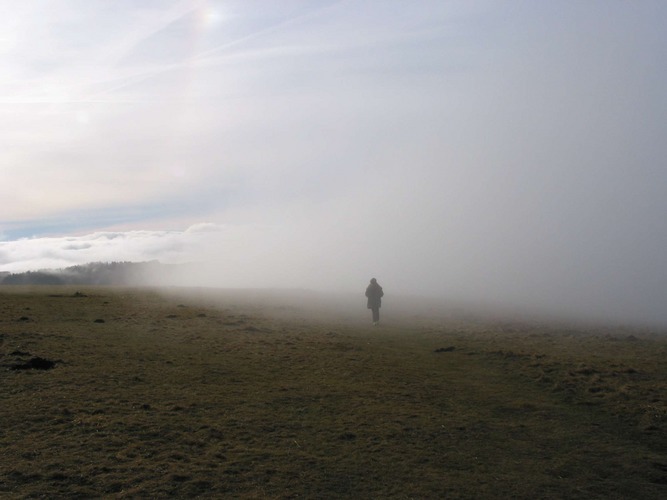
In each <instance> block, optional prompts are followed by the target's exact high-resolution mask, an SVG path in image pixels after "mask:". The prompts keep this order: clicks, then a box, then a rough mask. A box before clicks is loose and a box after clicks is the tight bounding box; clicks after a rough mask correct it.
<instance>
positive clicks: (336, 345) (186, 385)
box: [0, 287, 667, 499]
mask: <svg viewBox="0 0 667 500" xmlns="http://www.w3.org/2000/svg"><path fill="white" fill-rule="evenodd" d="M0 291H1V293H0V402H1V406H0V450H2V451H1V452H0V496H2V497H3V498H5V497H6V498H95V497H107V498H137V497H139V498H141V497H148V498H163V497H169V496H176V497H202V498H222V497H231V498H296V497H299V498H346V497H347V498H510V497H512V498H581V499H584V498H665V497H667V439H666V435H667V432H666V431H667V356H666V355H667V337H665V336H660V335H655V334H650V333H649V332H638V331H630V330H609V329H588V330H586V331H582V330H573V329H566V328H564V327H556V326H550V327H549V326H544V325H507V324H499V323H495V324H492V323H488V322H481V321H474V320H465V321H463V320H457V319H454V318H451V317H449V318H445V319H440V318H412V319H411V321H403V322H399V321H395V322H393V323H392V322H388V323H387V324H385V325H383V326H382V327H380V328H372V327H370V326H367V325H366V324H365V323H364V324H360V323H358V322H354V321H347V320H346V321H342V320H341V321H338V320H336V319H335V318H332V317H331V316H328V317H326V318H325V319H319V320H317V319H313V318H312V317H311V316H309V314H308V312H307V311H305V310H303V309H301V308H300V307H299V305H298V304H297V305H293V306H290V307H286V306H284V305H283V306H279V305H275V304H273V305H266V304H265V305H262V304H263V302H262V301H261V300H259V301H258V300H254V301H252V300H244V301H242V300H238V301H235V300H234V295H233V294H227V295H224V296H222V295H221V296H220V297H218V299H217V300H213V299H208V300H203V298H201V297H199V296H198V295H196V294H195V293H194V292H193V293H191V294H190V298H189V299H188V298H186V297H187V294H186V293H185V292H183V294H181V295H179V294H176V293H171V294H161V293H158V292H157V291H152V290H142V289H114V288H87V289H85V290H82V291H81V292H83V293H79V294H78V295H77V294H75V293H74V292H75V291H76V290H75V289H71V288H48V287H43V288H10V287H5V288H3V289H0ZM362 302H363V301H362ZM363 306H364V304H363V303H362V304H361V306H360V307H361V311H360V314H363V315H364V320H365V319H366V318H365V313H366V311H365V310H363ZM36 357H41V358H43V359H46V360H50V361H55V367H54V368H53V369H48V370H38V369H13V368H14V367H16V366H19V365H22V364H23V365H24V364H26V363H28V362H29V361H30V360H31V359H33V358H36Z"/></svg>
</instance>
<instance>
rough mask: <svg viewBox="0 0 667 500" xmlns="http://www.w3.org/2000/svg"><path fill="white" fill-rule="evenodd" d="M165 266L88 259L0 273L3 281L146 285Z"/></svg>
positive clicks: (4, 283) (51, 283)
mask: <svg viewBox="0 0 667 500" xmlns="http://www.w3.org/2000/svg"><path fill="white" fill-rule="evenodd" d="M166 267H169V266H165V265H164V264H161V263H160V262H158V261H149V262H91V263H89V264H83V265H79V266H71V267H66V268H64V269H42V270H39V271H27V272H24V273H6V274H5V273H3V274H0V284H2V285H146V284H150V283H151V282H152V281H153V278H154V277H155V276H158V275H159V274H158V273H160V271H165V270H166V269H165V268H166Z"/></svg>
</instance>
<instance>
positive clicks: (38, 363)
mask: <svg viewBox="0 0 667 500" xmlns="http://www.w3.org/2000/svg"><path fill="white" fill-rule="evenodd" d="M55 366H56V362H55V361H51V360H50V359H46V358H41V357H39V356H36V357H34V358H30V360H29V361H27V362H26V363H18V364H15V365H12V366H11V367H10V369H11V370H51V369H52V368H55Z"/></svg>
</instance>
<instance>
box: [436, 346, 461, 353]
mask: <svg viewBox="0 0 667 500" xmlns="http://www.w3.org/2000/svg"><path fill="white" fill-rule="evenodd" d="M454 349H456V348H455V347H454V346H453V345H450V346H449V347H440V348H439V349H436V350H435V351H433V352H452V351H453V350H454Z"/></svg>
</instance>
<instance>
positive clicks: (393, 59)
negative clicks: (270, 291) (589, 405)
mask: <svg viewBox="0 0 667 500" xmlns="http://www.w3.org/2000/svg"><path fill="white" fill-rule="evenodd" d="M22 5H23V7H21V8H20V9H18V8H17V9H15V10H14V11H12V12H11V15H9V14H8V16H5V18H4V19H3V20H2V21H0V27H2V28H3V30H4V31H3V32H5V33H7V36H6V37H5V38H4V39H3V40H2V43H0V50H1V51H2V53H3V55H4V56H5V57H4V58H3V62H2V63H1V67H0V69H2V70H3V71H4V74H7V75H11V76H10V77H8V78H9V79H8V80H7V82H6V83H5V85H4V87H2V97H1V99H0V105H1V106H2V109H3V114H2V116H1V117H0V129H1V130H2V131H3V134H2V136H1V138H0V151H2V153H0V155H1V156H0V175H1V176H2V181H3V182H2V183H1V185H0V199H1V200H2V202H0V203H2V213H1V214H0V271H4V272H16V271H23V270H28V269H40V268H45V267H66V266H68V265H73V264H77V263H84V262H91V261H98V260H101V261H111V260H116V261H119V260H134V261H142V260H152V259H157V260H160V261H161V262H165V263H181V264H183V263H187V264H188V267H183V268H181V271H180V272H178V273H176V274H172V275H169V276H161V277H156V280H157V279H158V278H159V281H160V282H161V283H163V284H171V285H173V284H179V285H183V286H193V285H194V286H207V287H224V288H238V287H241V288H285V289H294V288H297V289H307V290H315V291H322V292H325V291H326V292H340V293H345V294H357V293H359V294H361V295H362V296H363V290H364V289H365V287H366V285H367V283H368V281H369V279H370V278H371V277H375V278H377V279H378V281H379V282H380V284H381V285H382V286H383V287H384V289H385V292H386V294H387V301H389V303H388V306H389V305H392V302H391V297H406V296H412V297H414V296H423V297H430V298H433V299H435V300H438V301H442V302H443V303H444V304H455V303H465V304H473V307H474V304H478V305H479V307H482V306H484V307H500V308H505V309H507V310H517V311H527V312H530V311H541V312H548V313H550V314H555V315H561V316H563V317H587V318H592V319H604V320H610V321H625V322H634V323H657V324H667V309H666V308H665V307H664V305H663V304H664V301H665V297H667V261H666V258H665V251H664V249H665V248H666V247H667V225H666V224H665V223H664V214H665V213H667V197H665V196H664V193H665V192H666V190H667V170H665V165H667V162H666V161H665V160H667V143H666V142H665V141H664V139H663V136H664V130H665V118H664V117H665V116H667V90H666V89H667V78H666V71H667V70H666V69H665V68H666V66H665V64H664V60H666V56H667V54H666V52H667V50H666V49H667V32H666V31H665V30H664V26H663V25H664V19H666V18H667V5H666V4H665V3H664V2H652V1H638V2H606V1H605V2H597V1H592V2H575V1H556V2H548V3H544V2H540V3H536V2H521V1H516V2H510V3H498V2H485V1H479V2H428V1H423V2H414V3H413V2H409V3H405V2H359V3H357V2H333V1H332V2H324V1H323V2H298V1H296V2H289V3H286V4H282V3H281V4H277V3H273V2H213V1H210V2H188V1H185V2H163V3H160V4H155V5H152V4H142V5H141V6H137V5H136V4H135V3H134V2H118V3H115V4H114V5H116V10H113V11H111V10H109V9H107V8H102V7H103V6H104V5H105V3H104V2H101V3H100V2H83V3H82V2H76V1H66V2H59V3H57V4H53V5H51V4H48V5H47V4H43V3H41V2H25V3H22ZM38 13H39V15H38ZM73 27H75V28H76V29H73ZM362 300H363V299H362ZM394 304H396V302H394Z"/></svg>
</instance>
